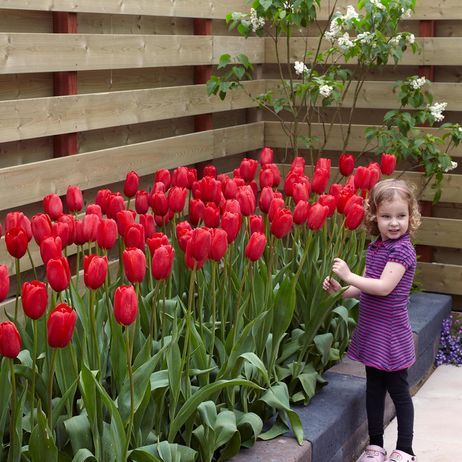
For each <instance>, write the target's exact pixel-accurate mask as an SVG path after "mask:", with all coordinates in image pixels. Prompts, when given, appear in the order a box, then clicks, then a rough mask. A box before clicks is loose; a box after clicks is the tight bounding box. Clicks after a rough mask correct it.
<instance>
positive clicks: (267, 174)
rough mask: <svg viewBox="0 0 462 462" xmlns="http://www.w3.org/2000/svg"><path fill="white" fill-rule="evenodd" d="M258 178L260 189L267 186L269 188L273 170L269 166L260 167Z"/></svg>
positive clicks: (271, 184)
mask: <svg viewBox="0 0 462 462" xmlns="http://www.w3.org/2000/svg"><path fill="white" fill-rule="evenodd" d="M259 178H260V189H263V188H264V187H266V186H268V187H270V188H272V187H273V181H274V176H273V172H272V171H271V169H269V168H262V169H261V170H260V174H259Z"/></svg>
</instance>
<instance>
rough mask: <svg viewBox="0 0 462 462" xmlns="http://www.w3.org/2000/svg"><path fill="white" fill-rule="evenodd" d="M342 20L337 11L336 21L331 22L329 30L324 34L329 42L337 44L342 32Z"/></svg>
mask: <svg viewBox="0 0 462 462" xmlns="http://www.w3.org/2000/svg"><path fill="white" fill-rule="evenodd" d="M341 20H342V15H341V14H340V13H339V12H338V11H337V12H336V13H335V17H334V19H332V21H331V22H330V25H329V30H328V31H327V32H326V33H325V34H324V36H325V37H326V39H327V40H330V41H331V42H335V40H336V39H337V37H338V36H339V34H340V32H341V29H342V28H341V27H340V21H341Z"/></svg>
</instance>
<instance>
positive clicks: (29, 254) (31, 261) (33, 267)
mask: <svg viewBox="0 0 462 462" xmlns="http://www.w3.org/2000/svg"><path fill="white" fill-rule="evenodd" d="M27 255H28V256H29V261H30V264H31V266H32V270H33V272H34V278H35V279H38V277H37V270H36V269H35V265H34V260H33V259H32V255H31V253H30V250H29V247H27Z"/></svg>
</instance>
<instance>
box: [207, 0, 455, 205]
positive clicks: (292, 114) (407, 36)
mask: <svg viewBox="0 0 462 462" xmlns="http://www.w3.org/2000/svg"><path fill="white" fill-rule="evenodd" d="M320 3H321V0H301V1H299V0H297V1H294V0H287V1H284V2H282V1H281V0H254V1H253V2H252V8H251V10H250V14H243V13H230V14H229V15H228V16H227V22H228V23H229V25H230V28H231V29H233V28H237V30H238V31H239V32H240V34H241V35H243V36H244V37H249V36H250V35H252V34H255V35H257V36H259V37H264V36H266V37H269V38H271V39H272V41H273V42H274V48H275V50H276V61H277V67H278V71H279V76H280V78H279V84H278V87H277V89H276V90H274V89H269V90H268V91H266V92H265V93H263V94H259V95H252V94H250V93H248V92H247V90H246V88H245V87H244V86H243V85H242V84H241V82H242V80H246V79H251V78H252V70H253V67H252V64H251V63H250V62H249V60H248V58H247V57H246V56H245V55H243V54H240V55H238V56H235V57H232V56H230V55H229V54H225V55H222V56H221V58H220V62H219V65H218V72H217V74H216V75H213V76H212V77H211V79H210V80H209V82H208V85H207V86H208V93H209V94H217V95H219V96H220V98H221V99H224V98H225V97H226V95H227V93H228V91H230V90H233V89H236V88H241V89H242V90H243V91H244V92H247V93H248V96H249V97H250V98H251V99H253V100H254V101H255V102H256V103H257V104H258V106H259V107H260V108H263V109H265V110H267V111H268V112H270V113H271V114H272V115H273V117H275V118H276V119H277V120H278V121H279V122H280V123H281V127H282V129H283V131H284V133H285V134H286V136H287V138H288V145H290V146H291V148H292V150H293V152H294V155H295V156H297V155H298V150H299V149H300V148H304V149H308V150H309V155H310V159H311V164H314V162H315V161H316V159H317V157H319V155H320V153H322V152H323V150H324V149H325V147H326V145H327V142H328V140H329V138H330V136H331V134H332V130H333V127H334V123H335V122H338V121H340V120H342V118H341V116H342V114H341V112H340V111H341V110H342V108H343V107H344V100H345V97H346V95H347V94H348V95H351V96H352V102H351V107H350V109H349V111H348V115H347V120H346V124H347V127H346V129H345V130H342V136H343V144H342V145H341V146H339V150H341V152H343V151H347V150H348V148H349V141H350V136H351V129H352V121H353V115H354V111H355V108H356V105H357V101H358V98H359V96H360V93H361V89H362V87H363V85H364V82H365V80H366V78H367V73H368V72H369V71H370V70H372V69H376V68H379V67H381V66H384V65H386V64H388V63H389V62H390V61H393V62H394V63H395V64H396V63H398V62H399V61H400V60H401V58H402V56H403V53H404V52H405V51H406V50H407V49H411V50H412V52H414V53H416V52H418V51H419V48H418V46H417V43H416V41H415V37H414V35H413V34H412V33H409V32H402V31H399V23H400V21H401V19H402V18H406V17H409V16H410V15H411V14H412V12H413V10H414V7H415V0H386V1H385V0H383V1H382V0H360V1H359V2H358V8H359V11H356V10H355V8H354V7H353V6H352V5H349V6H348V7H347V9H346V12H344V13H342V12H340V11H337V10H335V9H334V10H332V11H331V12H330V16H329V22H328V24H327V26H326V27H325V29H324V30H321V29H320V34H319V40H318V43H317V44H315V45H314V46H313V45H310V43H309V38H308V37H309V33H308V31H309V29H308V28H309V27H310V26H311V27H319V24H318V23H317V8H318V7H319V6H320ZM335 5H336V4H335V2H334V6H333V8H335ZM311 30H312V29H311ZM305 31H306V33H305V34H303V32H305ZM295 33H297V39H298V41H300V38H301V39H303V40H305V46H304V50H305V52H304V54H303V55H302V56H299V57H298V59H296V60H295V61H294V62H291V60H290V57H291V56H293V55H294V53H295V52H294V50H293V48H294V42H292V40H291V38H292V37H293V36H294V35H295ZM283 56H285V57H283ZM353 60H354V61H355V67H354V69H351V68H347V67H344V66H342V65H340V64H339V63H340V62H345V63H351V62H352V61H353ZM430 84H431V82H429V81H427V80H426V79H425V77H418V76H412V77H409V78H407V79H405V80H404V81H398V82H396V85H395V92H396V93H397V94H398V97H399V102H398V101H397V104H396V105H397V107H399V109H397V110H394V111H389V112H388V113H387V114H386V115H385V117H384V123H383V125H382V126H379V127H378V128H376V127H370V128H367V129H366V143H365V145H364V147H363V148H362V149H361V150H360V153H359V155H360V156H361V155H363V154H364V153H375V154H377V155H381V154H382V153H383V152H385V153H387V152H392V153H394V154H395V155H396V156H397V158H398V160H401V159H406V160H407V161H410V163H411V165H412V168H416V169H421V170H423V171H424V174H425V176H426V177H428V181H430V180H432V179H434V180H435V182H434V184H433V185H432V187H433V188H434V189H435V197H434V200H435V201H438V200H439V198H440V195H441V180H442V178H443V173H444V172H448V171H449V170H452V169H453V168H455V167H456V166H457V164H456V163H455V162H453V161H452V160H451V157H450V155H449V153H450V150H451V147H453V146H457V145H458V144H459V143H460V142H461V140H462V127H461V126H460V125H459V124H452V123H450V124H444V125H443V126H442V127H441V128H442V129H443V131H444V134H443V135H442V136H439V135H435V134H432V133H428V132H424V131H422V130H421V129H419V128H417V127H418V126H419V125H420V126H422V125H426V126H433V125H434V124H435V123H439V122H441V121H442V120H443V119H444V115H443V112H444V110H445V109H446V106H447V103H446V102H434V101H433V98H432V95H431V93H430V92H429V90H428V88H429V86H430ZM327 106H329V107H331V108H332V110H331V111H325V110H323V108H325V107H327ZM303 123H305V124H307V125H308V136H306V135H304V134H302V133H301V124H303ZM312 123H321V124H322V126H323V131H322V135H321V136H314V135H312V129H311V124H312Z"/></svg>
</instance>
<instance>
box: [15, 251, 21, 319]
mask: <svg viewBox="0 0 462 462" xmlns="http://www.w3.org/2000/svg"><path fill="white" fill-rule="evenodd" d="M15 267H16V301H15V303H14V323H15V324H16V321H17V319H18V306H19V294H20V293H21V264H20V263H19V258H16V259H15Z"/></svg>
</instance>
